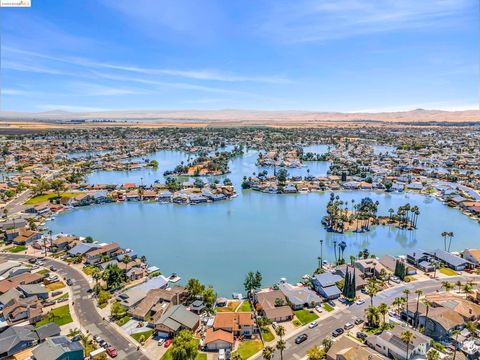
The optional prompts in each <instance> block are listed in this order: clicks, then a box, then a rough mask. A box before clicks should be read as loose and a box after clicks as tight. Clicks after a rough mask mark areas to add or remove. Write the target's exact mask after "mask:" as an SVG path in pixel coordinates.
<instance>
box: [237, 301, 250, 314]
mask: <svg viewBox="0 0 480 360" xmlns="http://www.w3.org/2000/svg"><path fill="white" fill-rule="evenodd" d="M251 311H252V307H251V306H250V302H249V301H244V302H243V303H242V305H240V307H239V308H238V310H237V312H251Z"/></svg>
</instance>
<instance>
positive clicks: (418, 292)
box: [413, 289, 423, 329]
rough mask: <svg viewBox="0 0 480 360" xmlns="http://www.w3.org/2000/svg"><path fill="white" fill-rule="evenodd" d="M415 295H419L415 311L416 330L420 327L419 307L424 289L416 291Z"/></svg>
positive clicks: (414, 325) (414, 324)
mask: <svg viewBox="0 0 480 360" xmlns="http://www.w3.org/2000/svg"><path fill="white" fill-rule="evenodd" d="M415 295H417V309H416V310H415V320H414V323H413V327H414V328H415V329H416V328H417V326H418V305H419V304H420V296H422V295H423V290H422V289H417V290H415Z"/></svg>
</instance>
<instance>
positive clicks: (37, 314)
mask: <svg viewBox="0 0 480 360" xmlns="http://www.w3.org/2000/svg"><path fill="white" fill-rule="evenodd" d="M42 310H43V306H42V304H41V303H40V301H39V300H38V298H37V297H36V296H32V297H29V298H16V299H13V300H11V301H10V302H8V303H7V304H5V306H4V308H3V316H4V317H5V319H7V320H8V321H9V322H10V323H15V322H17V321H21V320H27V319H28V322H29V323H30V324H34V323H36V322H37V321H40V320H41V319H42V314H43V312H42Z"/></svg>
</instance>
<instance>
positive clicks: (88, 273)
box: [83, 265, 95, 275]
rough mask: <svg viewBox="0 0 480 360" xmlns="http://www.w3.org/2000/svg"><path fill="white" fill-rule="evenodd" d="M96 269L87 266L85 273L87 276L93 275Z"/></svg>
mask: <svg viewBox="0 0 480 360" xmlns="http://www.w3.org/2000/svg"><path fill="white" fill-rule="evenodd" d="M94 269H95V266H91V265H87V266H85V267H84V268H83V272H84V273H85V275H92V273H93V270H94Z"/></svg>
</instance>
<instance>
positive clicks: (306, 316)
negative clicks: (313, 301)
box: [295, 310, 318, 325]
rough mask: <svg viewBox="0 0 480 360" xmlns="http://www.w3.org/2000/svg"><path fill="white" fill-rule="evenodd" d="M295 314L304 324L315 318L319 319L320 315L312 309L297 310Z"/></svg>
mask: <svg viewBox="0 0 480 360" xmlns="http://www.w3.org/2000/svg"><path fill="white" fill-rule="evenodd" d="M295 316H296V317H297V319H298V320H299V321H300V322H301V323H302V325H307V324H309V323H311V322H312V321H314V320H317V319H318V315H317V314H315V313H314V312H313V310H312V311H310V310H297V311H295Z"/></svg>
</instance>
